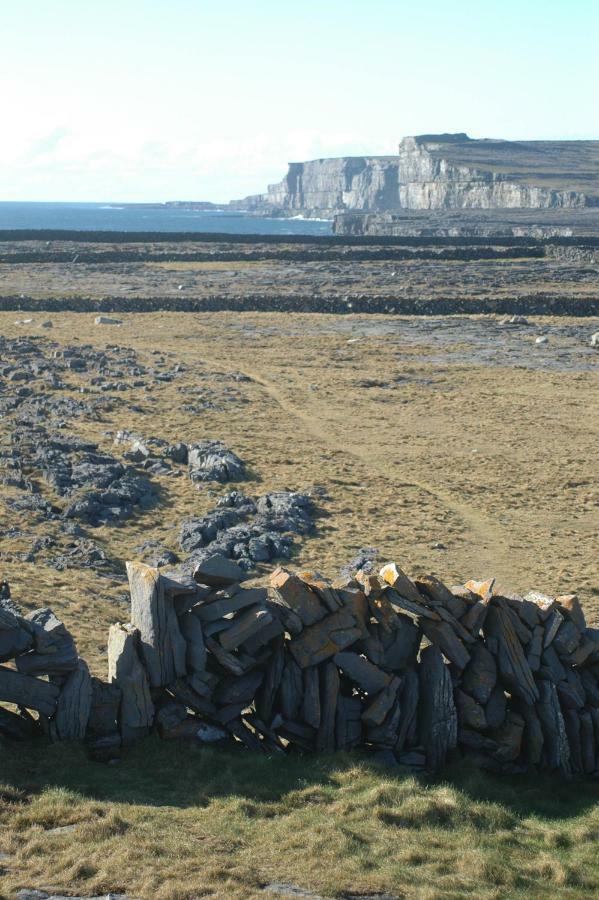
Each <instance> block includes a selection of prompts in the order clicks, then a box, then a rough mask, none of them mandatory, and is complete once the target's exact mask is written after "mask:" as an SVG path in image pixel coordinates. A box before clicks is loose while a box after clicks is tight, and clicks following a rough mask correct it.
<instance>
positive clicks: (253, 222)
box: [0, 200, 332, 235]
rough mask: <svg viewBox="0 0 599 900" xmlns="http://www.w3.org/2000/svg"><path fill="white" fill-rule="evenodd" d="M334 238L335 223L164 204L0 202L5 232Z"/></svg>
mask: <svg viewBox="0 0 599 900" xmlns="http://www.w3.org/2000/svg"><path fill="white" fill-rule="evenodd" d="M18 229H26V230H28V229H35V230H38V229H39V230H44V229H64V230H68V231H163V232H180V231H189V232H194V233H198V232H208V233H211V232H212V233H214V232H220V233H224V234H289V235H292V234H307V235H319V234H324V235H326V234H331V233H332V222H331V221H330V220H329V219H308V218H304V217H302V216H294V217H292V218H269V217H265V216H253V215H251V214H249V213H244V212H239V211H232V210H229V209H215V210H196V209H184V208H182V207H178V206H161V205H160V204H156V205H153V204H151V203H148V204H127V203H67V202H64V203H59V202H54V203H52V202H34V201H27V202H19V201H8V200H6V201H0V230H18Z"/></svg>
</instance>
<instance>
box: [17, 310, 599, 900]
mask: <svg viewBox="0 0 599 900" xmlns="http://www.w3.org/2000/svg"><path fill="white" fill-rule="evenodd" d="M17 318H18V316H17V315H16V314H14V313H10V314H9V313H4V314H0V331H1V333H2V334H3V335H6V336H9V337H15V336H18V335H23V334H29V335H33V336H34V337H36V339H40V340H42V341H55V342H56V343H57V344H58V345H59V346H64V345H67V344H83V343H90V344H93V345H94V346H96V347H100V348H106V347H109V346H112V345H115V344H117V345H119V346H126V347H132V348H133V349H134V350H135V351H136V352H137V354H138V358H139V360H140V361H141V362H142V363H145V364H149V363H151V361H152V358H153V353H154V352H155V351H156V349H157V348H159V349H160V351H161V353H162V354H163V355H164V356H165V358H167V359H169V360H171V361H172V362H173V364H174V363H175V362H181V363H183V364H184V365H185V366H186V371H185V373H184V374H182V375H181V377H180V378H178V379H176V380H175V381H173V382H170V383H169V382H156V383H155V384H154V385H152V389H151V390H150V391H140V392H137V393H136V392H135V390H134V389H131V390H129V391H127V392H125V393H121V394H116V393H115V394H114V395H112V394H110V393H109V394H107V395H104V396H105V398H106V399H107V408H106V410H105V411H104V412H103V413H102V415H101V416H100V418H99V419H98V420H89V419H85V418H73V419H72V420H71V421H69V422H68V430H69V432H72V433H73V434H78V435H80V436H84V437H90V438H92V439H93V440H94V441H97V442H99V444H100V446H101V447H102V448H104V449H106V450H109V451H110V452H113V453H114V452H118V451H115V448H114V447H113V444H112V435H113V433H114V432H115V431H116V429H117V428H121V427H129V428H133V429H134V430H136V431H140V432H141V433H142V434H144V435H145V436H147V437H149V436H159V437H163V438H166V439H167V440H169V441H177V440H185V441H189V442H192V441H194V440H199V439H201V438H208V437H209V438H219V439H222V440H224V441H225V442H226V443H227V444H228V445H229V446H230V447H231V448H232V449H233V450H235V451H236V452H237V453H238V454H239V455H240V456H241V457H242V458H243V459H244V460H245V461H246V462H247V464H248V467H249V470H250V478H249V480H248V481H247V482H245V483H243V484H242V485H240V487H242V489H243V490H245V491H246V492H247V493H250V494H254V495H255V494H259V493H264V492H265V491H267V490H271V489H277V488H279V489H283V488H285V489H292V490H309V491H312V492H313V493H314V497H315V499H316V500H317V505H318V509H319V513H318V517H317V519H316V522H315V525H316V528H315V531H314V533H313V534H312V535H311V536H309V537H306V538H304V539H302V540H301V541H300V542H298V543H297V545H296V555H295V558H294V560H293V565H297V566H298V567H305V568H318V569H320V570H322V571H323V572H324V573H325V574H328V575H331V576H334V575H336V574H337V572H338V570H339V568H340V567H341V566H342V565H343V564H344V563H345V562H346V561H347V560H348V559H349V558H350V557H351V556H352V555H353V554H354V553H355V551H356V550H357V549H358V548H359V547H362V546H375V547H378V548H379V550H380V553H381V557H382V558H384V559H387V558H392V559H396V560H397V561H398V562H399V563H400V564H402V565H403V566H404V567H405V568H406V569H407V570H408V571H409V572H411V573H415V572H418V571H429V572H434V573H436V574H437V575H438V576H439V577H441V578H442V579H443V580H444V581H446V582H448V583H457V582H462V581H464V580H465V579H467V578H470V577H473V578H485V577H488V576H491V575H495V576H496V577H497V578H498V580H499V581H500V582H501V583H502V584H503V585H505V587H506V588H509V589H511V590H516V591H524V590H527V589H530V588H537V589H540V590H543V591H546V592H548V593H563V592H568V591H576V592H578V594H579V596H580V598H581V600H582V603H583V606H584V608H585V611H586V613H587V616H588V619H589V622H591V623H593V624H598V623H599V579H598V572H597V534H598V532H599V516H598V497H597V480H596V476H597V446H598V441H599V418H598V417H597V414H596V407H597V404H596V398H597V390H598V375H597V361H598V360H599V356H597V355H596V353H595V352H594V351H591V350H589V348H588V337H587V336H590V334H592V333H593V332H594V331H596V330H597V328H598V324H599V323H598V322H597V320H587V321H585V320H576V321H574V320H568V319H559V320H553V319H537V320H535V321H534V322H533V325H532V326H531V328H530V329H528V330H527V329H522V330H519V331H509V329H508V330H507V331H505V330H504V331H503V332H501V331H499V330H498V327H497V324H496V321H495V320H494V319H490V318H486V319H485V318H477V317H473V318H466V317H463V318H456V319H431V320H426V321H424V320H420V321H418V322H416V321H415V320H410V319H405V320H400V319H398V318H393V317H385V316H369V317H363V316H362V317H361V316H346V317H335V316H326V315H312V316H310V315H289V314H287V315H280V314H258V313H251V312H248V313H244V314H234V313H221V314H204V315H201V316H200V315H193V314H169V313H155V314H154V313H152V314H143V315H141V314H137V315H136V314H130V315H129V314H128V315H123V316H120V318H122V320H123V324H122V325H121V326H120V327H118V328H101V327H99V326H95V325H94V324H93V315H91V314H80V315H77V314H73V313H68V312H64V313H59V314H54V313H53V314H52V315H51V316H49V315H48V313H44V314H43V317H42V316H39V315H35V316H34V317H33V318H34V321H33V322H32V323H31V324H29V325H26V326H23V325H17V324H15V320H16V319H17ZM42 318H43V319H47V318H52V321H53V328H52V330H51V331H45V330H43V329H40V328H39V323H40V322H41V321H42ZM540 334H549V335H550V341H549V344H548V345H546V346H543V347H538V348H537V347H536V346H535V343H534V342H535V337H536V336H537V335H540ZM235 372H237V373H242V374H243V375H245V376H246V377H247V379H249V380H246V381H243V382H235V383H233V387H232V388H231V384H232V383H231V382H230V380H227V379H228V376H229V375H230V374H231V373H235ZM67 380H68V384H69V387H68V390H67V391H66V393H67V394H69V395H71V396H76V395H77V392H78V391H79V388H81V387H84V388H86V389H87V388H88V387H89V385H88V384H87V381H86V376H85V375H80V374H78V373H76V372H72V373H68V378H67ZM180 389H181V390H180ZM229 390H233V400H227V399H226V397H227V395H228V394H227V392H228V391H229ZM90 396H94V395H93V392H92V394H91V395H90ZM229 396H230V394H229ZM207 398H208V399H212V400H213V401H214V404H213V406H209V407H207V408H206V407H201V408H200V406H201V402H202V401H203V400H205V399H207ZM190 400H197V401H198V403H199V404H200V406H198V410H197V411H196V412H193V411H189V410H185V409H183V405H184V402H185V403H187V402H188V401H190ZM132 407H133V409H132ZM158 481H159V487H160V503H159V505H157V506H156V507H154V508H152V509H149V510H146V511H144V512H141V513H138V514H137V515H136V516H134V517H133V518H132V519H130V520H128V521H127V523H125V524H124V525H123V526H122V527H118V528H107V527H104V528H101V529H95V530H92V534H91V536H92V537H93V539H94V541H96V542H97V543H98V544H99V545H100V546H102V547H103V548H104V549H105V550H106V552H107V553H108V554H109V555H110V557H111V558H113V559H114V560H116V561H117V563H118V564H119V565H121V566H122V565H123V564H124V561H125V560H126V559H128V558H133V557H135V555H136V549H135V548H136V547H137V546H138V545H139V544H140V543H142V542H143V541H144V540H145V539H147V538H149V537H151V538H156V539H159V540H160V541H161V542H162V543H164V544H166V545H167V546H170V547H172V548H173V549H177V533H178V529H179V527H180V524H181V521H182V520H183V519H184V518H185V517H186V516H188V515H191V514H201V513H203V512H205V511H206V510H207V509H208V508H210V507H212V506H213V505H214V502H215V500H216V498H217V497H218V496H219V495H220V493H222V492H224V491H225V490H227V489H228V488H229V487H230V486H223V487H219V486H214V487H210V488H208V487H206V486H204V487H202V488H201V489H200V490H198V489H197V487H196V486H194V485H193V484H192V483H191V482H190V481H189V480H188V479H187V478H178V479H168V478H160V479H158ZM47 490H48V489H47V488H46V487H44V491H47ZM2 491H3V492H5V496H9V494H10V489H8V488H4V487H3V488H2ZM54 499H55V500H56V502H57V503H59V504H60V503H61V502H64V501H61V500H60V499H59V498H54ZM0 517H1V519H0V528H2V530H3V533H5V532H6V530H7V529H8V527H9V526H10V527H20V528H21V529H22V531H23V534H22V535H21V536H20V537H18V538H8V537H4V539H3V541H2V546H1V551H2V556H1V557H0V569H1V571H0V575H6V576H7V577H8V578H9V580H10V582H11V585H12V588H13V595H14V597H15V599H17V601H19V602H21V603H22V604H23V606H24V607H25V608H26V609H32V608H35V607H38V606H40V605H43V604H49V605H51V606H52V607H54V609H55V610H56V612H57V614H59V615H60V616H61V617H63V618H64V620H65V622H66V624H67V625H68V627H69V628H70V629H71V630H72V631H73V633H74V635H75V637H76V639H77V641H78V646H79V649H80V652H81V653H82V655H84V656H85V657H86V658H87V659H88V660H89V661H90V663H91V666H92V668H93V670H94V671H95V672H97V673H98V674H101V675H104V674H105V666H106V634H107V628H108V625H109V624H110V623H111V622H114V621H118V620H123V619H126V618H127V617H128V612H127V609H126V608H125V607H123V606H122V605H120V604H119V603H118V602H116V601H117V599H118V597H119V595H122V593H123V590H124V586H123V585H122V584H120V583H118V582H111V581H110V580H109V579H103V578H102V579H101V578H99V577H98V575H97V574H96V573H95V572H94V570H93V569H92V570H79V569H69V570H66V571H62V572H58V571H56V570H54V569H52V568H49V567H48V566H46V565H45V559H46V555H45V553H46V551H44V550H41V551H40V552H39V553H38V555H37V559H36V561H35V562H24V561H23V558H22V556H21V554H22V553H24V552H26V550H27V547H28V546H29V545H30V543H31V541H32V540H33V539H34V538H35V537H38V536H41V535H43V534H44V533H49V532H50V531H51V530H52V529H53V528H55V526H51V525H50V524H49V523H47V522H43V521H42V522H34V521H33V520H32V519H31V517H28V516H27V515H24V514H21V515H18V514H16V513H12V512H11V513H10V514H9V513H8V511H7V509H6V507H5V506H4V505H2V506H0ZM266 574H267V570H266V569H263V570H262V571H261V572H259V573H258V575H259V577H263V576H265V575H266ZM32 585H35V586H36V589H35V590H34V591H32V589H31V586H32ZM0 782H1V783H3V785H4V786H3V787H2V789H1V792H0V798H1V800H0V804H1V805H0V853H5V854H7V858H6V859H4V858H1V857H0V868H1V869H2V874H0V896H1V897H12V896H14V893H15V891H16V890H17V889H18V888H20V887H25V886H29V887H36V888H52V889H55V890H61V891H62V892H66V893H69V894H76V893H80V894H85V895H90V894H93V893H96V894H97V893H100V892H106V891H108V890H112V891H116V890H122V891H126V892H127V893H128V894H129V896H130V897H132V898H143V900H145V898H153V897H159V898H181V900H187V898H195V897H223V898H227V897H232V898H237V897H239V898H242V897H243V898H245V897H249V898H252V897H256V896H264V897H267V896H269V895H272V894H269V893H266V892H264V886H265V885H268V884H271V883H274V882H284V883H290V884H293V885H297V886H299V887H301V888H305V889H310V890H312V891H314V892H316V893H317V894H319V895H321V896H326V897H334V896H343V895H346V896H349V895H352V894H354V895H355V894H363V895H364V894H369V895H372V894H375V893H376V892H384V891H387V892H389V893H391V894H392V895H393V896H397V897H423V898H433V897H463V896H472V897H481V898H487V897H508V896H509V897H511V896H522V897H546V896H548V895H550V894H555V895H556V896H560V897H561V896H563V897H578V896H593V895H596V894H597V891H598V890H599V873H598V871H597V859H596V857H597V853H596V847H597V840H598V838H599V810H598V808H597V805H596V804H597V800H598V799H599V796H598V794H599V790H598V787H597V784H596V783H592V782H586V783H574V784H570V785H564V784H559V783H556V782H555V781H548V780H540V779H539V780H537V779H534V778H532V779H531V778H527V779H521V780H510V779H507V780H506V779H503V780H501V781H499V780H494V779H492V778H490V777H489V776H485V775H482V774H480V773H476V772H470V773H468V772H463V771H460V770H459V768H457V769H453V770H450V771H449V772H447V773H445V775H444V780H443V781H441V782H438V781H434V782H433V781H427V780H425V779H416V778H414V777H413V776H410V775H408V774H406V773H405V772H404V771H403V770H401V769H397V770H388V769H383V768H379V767H377V766H376V765H374V764H373V763H372V762H371V761H369V760H368V759H367V758H365V757H332V758H316V759H302V758H287V759H284V760H281V759H278V758H277V759H267V758H258V757H256V756H253V755H251V754H250V753H248V752H243V751H241V750H240V751H239V752H235V751H234V750H228V751H222V750H219V751H211V750H201V749H198V748H195V747H191V746H188V745H175V744H166V743H162V744H161V743H159V742H157V741H154V740H150V741H147V742H145V743H143V744H142V745H140V746H139V747H137V748H136V749H135V750H133V751H132V752H131V753H130V754H129V755H127V756H126V757H125V759H124V760H123V762H122V763H121V764H120V765H119V766H114V767H112V766H110V767H105V766H102V765H99V764H97V763H91V762H89V761H88V760H87V759H86V758H85V757H84V755H83V753H82V752H81V751H79V750H78V749H77V748H65V747H48V746H40V747H38V748H27V751H26V753H24V754H22V753H20V752H15V750H14V748H13V747H5V746H4V745H1V746H0ZM65 825H74V826H75V828H74V829H72V830H71V829H69V830H67V831H58V832H57V831H54V830H53V829H55V828H62V827H63V826H65Z"/></svg>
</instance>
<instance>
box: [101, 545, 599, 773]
mask: <svg viewBox="0 0 599 900" xmlns="http://www.w3.org/2000/svg"><path fill="white" fill-rule="evenodd" d="M128 573H129V581H130V587H131V612H132V615H131V618H132V622H131V624H130V625H126V626H122V625H115V626H113V628H112V629H111V635H110V642H109V658H110V659H109V675H110V680H111V682H113V683H115V684H116V685H118V687H119V688H120V690H121V692H122V704H121V713H120V731H121V736H122V740H123V742H124V743H125V744H126V743H130V742H131V741H133V740H136V739H137V738H138V737H140V736H142V735H144V734H147V733H148V732H149V731H150V729H151V728H152V727H153V725H155V726H156V727H157V730H158V731H159V732H160V734H161V735H162V736H163V737H166V738H171V737H182V736H190V737H198V738H200V739H201V740H219V739H222V738H224V737H226V736H227V735H229V736H232V737H234V738H235V739H237V740H239V741H241V742H242V743H244V744H246V745H247V746H248V747H250V748H253V749H260V750H263V751H267V752H274V751H280V752H284V751H287V750H292V749H296V750H299V751H302V752H310V751H325V752H331V751H334V750H350V749H353V748H357V747H361V748H365V749H369V750H372V751H375V752H376V753H377V755H378V756H379V758H382V759H383V760H387V761H389V762H395V761H397V762H400V763H403V764H406V765H413V766H417V767H422V768H427V769H429V770H432V771H438V770H439V769H440V768H441V767H442V766H443V765H444V764H445V762H446V760H447V759H448V757H450V756H451V757H456V756H457V757H461V758H466V759H467V760H469V761H471V762H472V763H473V764H476V765H477V766H482V767H484V768H488V769H492V770H494V771H498V772H506V773H514V772H521V771H526V770H528V769H533V770H537V769H546V770H557V771H559V772H561V774H562V775H564V776H566V777H568V776H569V775H570V774H571V773H572V772H575V773H582V774H592V773H596V772H598V771H599V632H598V631H597V630H594V629H590V628H587V627H586V623H585V620H584V616H583V613H582V610H581V608H580V605H579V603H578V601H577V599H576V597H574V596H564V597H557V598H549V597H546V596H544V595H542V594H538V593H531V594H529V595H527V596H526V597H524V598H522V597H516V596H510V595H507V594H505V593H500V592H498V591H495V590H494V583H493V582H492V581H489V582H473V581H471V582H468V583H466V584H465V585H462V586H459V587H455V588H452V589H451V590H450V589H448V588H447V587H446V586H445V585H444V584H442V582H440V581H439V580H438V579H437V578H435V577H433V576H422V577H420V578H416V579H414V580H413V581H412V580H411V579H409V578H408V577H407V576H406V575H405V574H404V573H403V572H402V571H401V569H399V568H398V567H397V566H395V565H394V564H389V565H386V566H384V567H383V568H382V569H381V571H380V573H379V574H378V575H375V574H372V573H370V574H369V573H366V572H364V571H359V572H357V573H356V574H355V575H353V576H344V577H342V578H340V579H339V580H337V581H334V582H332V583H331V582H328V581H327V580H326V579H324V578H323V577H322V576H321V575H319V574H318V573H315V572H310V573H306V572H300V573H297V574H292V573H291V572H289V571H287V570H285V569H283V568H279V569H277V570H276V571H275V572H274V573H273V575H272V577H271V590H270V592H269V591H267V590H266V589H264V588H256V587H250V588H248V587H244V586H243V585H242V583H241V581H242V579H243V577H244V572H243V570H241V569H240V568H239V567H238V566H237V565H236V563H235V562H234V561H232V560H228V559H225V558H224V557H222V556H213V557H211V558H209V559H206V560H204V561H203V562H201V563H200V565H199V566H198V567H197V569H196V570H195V572H194V574H193V579H190V580H189V581H187V582H182V581H180V580H179V581H177V580H174V579H173V578H170V577H169V576H168V575H163V574H160V573H159V572H158V570H157V569H153V568H150V567H148V566H144V565H141V564H139V563H129V564H128Z"/></svg>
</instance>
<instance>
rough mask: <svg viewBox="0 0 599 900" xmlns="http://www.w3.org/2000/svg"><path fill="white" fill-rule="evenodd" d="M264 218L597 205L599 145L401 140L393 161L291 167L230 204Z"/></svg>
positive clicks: (360, 159) (362, 159)
mask: <svg viewBox="0 0 599 900" xmlns="http://www.w3.org/2000/svg"><path fill="white" fill-rule="evenodd" d="M232 205H233V206H235V208H237V209H246V210H249V211H252V212H257V213H262V214H269V213H270V214H272V213H275V212H278V213H281V214H283V215H293V214H294V213H295V214H304V215H319V216H328V217H332V216H334V215H335V214H336V213H340V212H343V211H363V212H394V211H397V210H401V209H414V210H435V209H437V210H442V209H554V208H567V209H570V208H581V207H586V206H599V141H500V140H487V139H485V140H472V139H470V138H469V137H468V136H467V135H466V134H462V133H460V134H441V135H420V136H417V137H406V138H404V139H403V140H402V141H401V143H400V145H399V152H398V154H397V156H349V157H339V158H336V159H316V160H311V161H309V162H298V163H290V165H289V170H288V172H287V175H286V176H285V178H284V179H283V180H282V181H280V182H278V183H277V184H271V185H269V187H268V190H267V192H266V193H265V194H256V195H254V196H250V197H246V198H245V199H244V200H240V201H236V202H234V203H233V204H232Z"/></svg>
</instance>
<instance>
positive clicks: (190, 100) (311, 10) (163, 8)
mask: <svg viewBox="0 0 599 900" xmlns="http://www.w3.org/2000/svg"><path fill="white" fill-rule="evenodd" d="M598 47H599V0H544V2H540V0H519V2H515V0H503V2H488V0H477V2H471V0H453V2H448V0H429V2H427V0H421V2H415V0H410V2H406V0H360V2H355V0H344V2H341V0H320V2H316V0H295V2H293V3H291V2H288V0H278V2H274V0H253V2H250V0H219V2H214V0H207V2H205V0H168V2H167V0H0V85H1V87H2V103H1V106H0V109H1V110H2V112H1V117H0V129H1V130H0V200H82V201H85V200H99V201H109V200H121V201H152V200H156V201H159V200H169V199H207V200H228V199H231V198H234V197H241V196H244V195H246V194H248V193H255V192H258V191H261V190H263V189H264V188H265V185H266V184H267V182H269V181H277V180H279V179H280V178H281V177H282V176H283V175H284V173H285V171H286V164H287V162H288V161H290V160H302V159H313V158H316V157H321V156H336V155H344V154H361V153H394V152H395V150H396V146H397V142H398V141H399V139H400V138H401V137H402V136H403V135H406V134H418V133H422V132H437V131H467V132H468V133H469V134H470V135H471V136H476V137H504V138H522V139H525V138H528V139H534V138H545V139H550V138H569V139H577V138H599V87H598V86H599V53H598Z"/></svg>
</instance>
